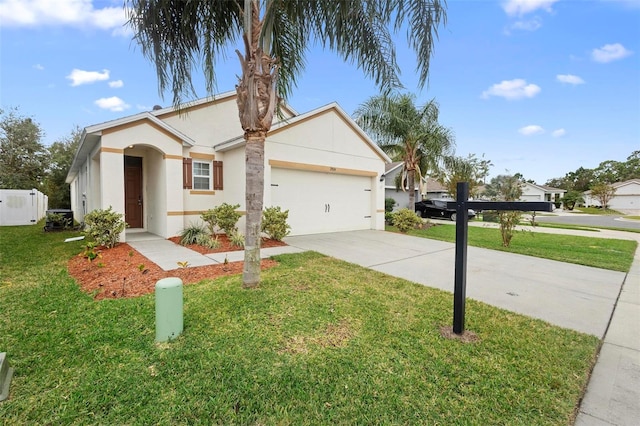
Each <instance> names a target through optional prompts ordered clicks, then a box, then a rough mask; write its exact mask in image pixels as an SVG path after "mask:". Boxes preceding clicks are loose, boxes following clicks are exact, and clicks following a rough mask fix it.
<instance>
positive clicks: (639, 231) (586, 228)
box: [523, 222, 640, 234]
mask: <svg viewBox="0 0 640 426" xmlns="http://www.w3.org/2000/svg"><path fill="white" fill-rule="evenodd" d="M523 225H530V224H527V223H523ZM536 226H539V227H541V228H556V229H574V230H577V231H591V232H600V230H609V231H622V232H633V233H634V234H640V229H633V228H620V227H617V226H598V227H596V226H589V225H571V224H567V223H550V222H536Z"/></svg>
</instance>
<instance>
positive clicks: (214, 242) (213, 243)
mask: <svg viewBox="0 0 640 426" xmlns="http://www.w3.org/2000/svg"><path fill="white" fill-rule="evenodd" d="M195 244H198V245H200V246H203V247H206V248H209V249H217V248H218V247H220V241H218V236H217V235H216V236H212V235H209V234H208V233H206V232H205V233H202V234H198V236H197V237H196V242H195Z"/></svg>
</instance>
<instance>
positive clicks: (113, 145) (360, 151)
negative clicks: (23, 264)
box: [70, 96, 386, 241]
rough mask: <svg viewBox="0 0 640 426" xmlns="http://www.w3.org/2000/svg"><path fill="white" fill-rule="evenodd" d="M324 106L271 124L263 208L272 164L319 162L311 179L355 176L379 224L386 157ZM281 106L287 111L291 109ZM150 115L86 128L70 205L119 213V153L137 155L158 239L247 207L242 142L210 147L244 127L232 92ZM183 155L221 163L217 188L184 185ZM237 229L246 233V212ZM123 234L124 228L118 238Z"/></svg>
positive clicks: (147, 223)
mask: <svg viewBox="0 0 640 426" xmlns="http://www.w3.org/2000/svg"><path fill="white" fill-rule="evenodd" d="M325 108H326V109H323V110H319V111H318V112H317V113H316V114H312V113H310V114H309V115H308V116H302V118H300V119H298V120H297V121H294V120H296V119H295V118H294V119H292V122H291V123H287V122H285V123H284V124H283V123H281V124H279V125H276V126H274V127H275V128H274V130H273V131H272V132H271V133H270V134H269V137H268V138H267V141H266V143H265V170H264V171H265V180H264V206H265V207H268V206H271V205H272V187H271V182H272V172H273V167H272V164H275V167H276V168H278V167H279V168H281V169H282V168H286V167H284V166H283V164H295V165H296V167H299V168H300V170H307V171H308V170H311V171H312V172H317V171H318V167H321V168H326V170H325V171H326V173H317V174H315V173H312V177H311V181H310V182H311V183H313V184H314V185H316V184H317V188H320V191H322V192H324V193H325V195H336V193H337V191H336V189H337V188H339V187H340V183H339V182H341V180H340V179H333V180H331V183H330V184H327V182H328V181H324V180H323V179H321V177H322V176H323V175H324V176H326V174H330V175H333V176H339V175H344V176H346V177H347V178H348V177H349V175H351V176H358V177H359V178H360V179H359V180H358V179H356V180H355V181H354V180H350V182H351V183H352V184H353V185H350V187H352V188H355V187H359V186H363V187H366V188H365V189H363V190H362V191H363V193H366V194H365V195H366V197H364V196H363V197H362V200H364V201H362V200H361V202H359V204H358V206H359V207H362V211H363V212H364V213H363V214H362V215H361V216H362V218H364V219H365V220H366V221H368V223H370V228H371V229H384V183H383V182H380V181H379V176H380V175H382V174H383V173H384V168H385V160H386V156H384V155H383V154H380V153H378V152H376V150H375V149H374V148H373V147H372V146H369V144H370V143H371V142H370V141H369V140H368V139H366V136H364V135H363V134H362V133H360V131H359V129H358V128H357V126H355V124H354V123H353V122H352V121H351V120H350V119H349V118H348V117H346V116H344V115H343V113H342V112H341V110H340V109H339V108H338V107H335V108H334V107H332V106H328V107H325ZM187 109H188V108H187ZM283 111H284V113H285V114H287V116H288V117H289V118H291V117H292V116H291V114H292V113H291V111H290V110H288V109H286V108H285V109H283ZM153 115H155V117H156V118H158V119H160V120H163V121H164V123H158V122H156V121H155V118H154V117H152V116H150V115H149V114H148V113H144V114H139V115H138V116H132V119H131V120H129V121H127V118H125V119H122V120H119V121H117V122H116V123H114V124H113V125H111V126H109V123H107V125H106V126H100V125H96V126H92V127H91V128H90V130H89V132H90V134H89V136H86V135H85V141H87V139H86V138H89V139H88V142H87V145H86V146H85V147H84V148H83V151H82V152H84V153H86V152H88V150H90V149H92V151H91V152H90V153H89V154H88V155H86V159H84V160H83V161H82V163H81V164H79V165H77V166H76V167H77V168H74V173H76V174H75V176H74V177H73V178H72V180H71V181H70V185H71V193H72V208H74V211H77V212H78V213H81V214H83V213H84V212H85V211H86V212H90V211H92V210H94V209H98V208H99V209H106V208H108V207H109V206H111V207H112V208H113V210H114V211H116V212H118V213H122V214H124V213H125V195H124V187H125V182H124V158H125V156H132V157H140V158H142V172H143V173H142V180H143V182H142V197H143V225H142V227H143V228H144V229H145V230H146V231H148V232H151V233H154V234H157V235H160V236H163V237H171V236H175V235H178V234H179V233H180V232H181V231H182V230H183V229H184V228H186V227H187V226H189V225H190V224H191V223H201V222H202V221H201V219H200V214H201V213H202V212H204V211H206V210H208V209H211V208H214V207H216V206H218V205H220V204H222V203H223V202H226V203H229V204H238V205H239V208H238V210H239V211H241V212H245V211H246V206H245V154H244V147H243V145H242V144H238V146H237V147H236V148H227V149H224V150H223V151H216V150H215V149H214V146H215V145H216V144H220V143H222V142H225V141H230V140H234V139H237V137H238V135H240V134H241V133H242V130H241V129H240V126H239V123H238V112H237V105H236V102H235V96H230V97H226V98H224V97H223V98H220V100H219V101H218V102H211V103H206V102H205V103H203V104H201V105H196V106H195V107H194V108H192V109H189V113H188V114H187V115H184V114H183V115H180V114H178V113H176V112H173V111H169V112H166V113H157V114H156V113H153ZM165 124H166V126H165ZM167 126H168V127H167ZM88 129H89V128H88ZM180 133H182V134H180ZM183 139H185V141H183ZM92 144H93V145H92ZM92 146H93V148H92ZM183 158H192V159H193V160H207V161H209V160H211V161H222V163H223V181H224V184H223V189H222V190H213V188H211V190H209V191H205V190H194V189H188V188H184V184H183V182H184V181H183V169H184V166H183ZM272 160H273V161H275V162H274V163H272ZM76 161H77V160H76ZM296 167H294V168H296ZM75 170H77V172H75ZM212 172H213V170H212ZM354 182H355V183H354ZM360 184H362V185H360ZM347 186H349V185H347ZM318 195H323V194H318ZM360 195H362V194H360ZM83 196H86V198H84V197H83ZM341 197H342V198H340V199H347V202H345V203H344V204H345V205H347V204H348V203H349V202H350V201H351V200H349V197H348V196H344V194H343V195H342V196H341ZM334 198H335V197H334ZM83 203H84V204H83ZM364 204H366V205H364ZM83 206H84V207H83ZM369 215H370V217H368V216H369ZM78 216H80V215H78ZM335 217H339V215H335ZM337 225H342V224H341V223H338V224H337ZM238 228H239V230H240V231H241V232H243V231H244V228H245V217H244V215H243V216H242V217H241V219H240V221H239V222H238ZM336 229H337V228H336ZM125 239H126V234H125V233H123V235H121V241H125Z"/></svg>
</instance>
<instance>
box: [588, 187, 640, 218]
mask: <svg viewBox="0 0 640 426" xmlns="http://www.w3.org/2000/svg"><path fill="white" fill-rule="evenodd" d="M611 186H613V188H614V189H615V190H616V192H615V194H614V196H613V197H612V198H611V200H610V201H609V208H610V209H612V210H617V211H619V212H621V213H626V214H632V215H637V214H640V179H631V180H627V181H624V182H617V183H614V184H612V185H611ZM584 202H585V205H587V206H600V201H599V200H598V199H597V198H595V197H592V196H591V191H586V192H584Z"/></svg>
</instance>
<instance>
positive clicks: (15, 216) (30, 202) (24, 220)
mask: <svg viewBox="0 0 640 426" xmlns="http://www.w3.org/2000/svg"><path fill="white" fill-rule="evenodd" d="M48 203H49V197H47V196H46V195H44V194H43V193H42V192H40V191H38V190H36V189H0V226H8V225H35V223H36V222H37V221H39V220H40V219H42V218H43V217H44V216H45V214H46V211H47V206H48Z"/></svg>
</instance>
